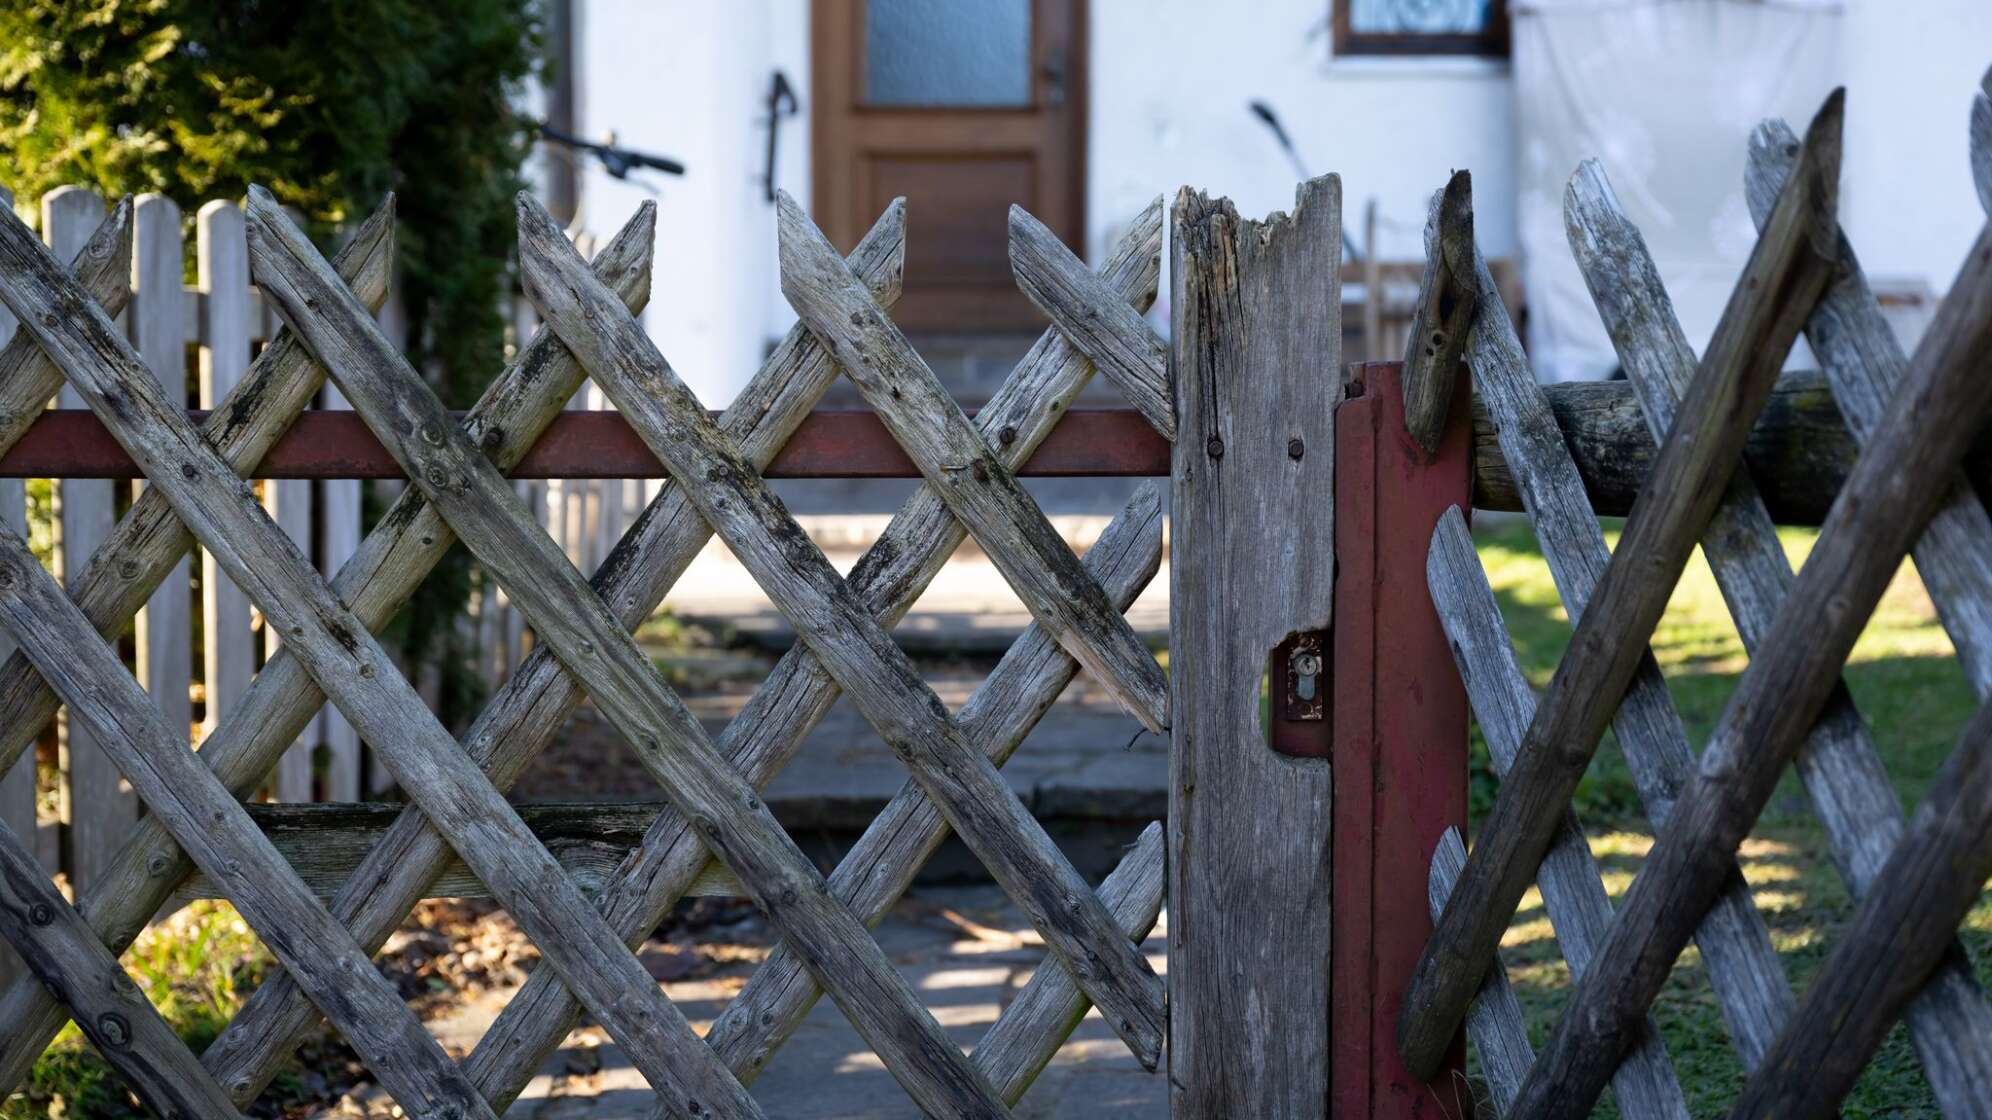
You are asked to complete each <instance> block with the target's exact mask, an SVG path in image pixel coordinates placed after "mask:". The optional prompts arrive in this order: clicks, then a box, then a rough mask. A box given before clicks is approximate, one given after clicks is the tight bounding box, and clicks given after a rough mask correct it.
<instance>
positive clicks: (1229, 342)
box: [1169, 175, 1423, 1117]
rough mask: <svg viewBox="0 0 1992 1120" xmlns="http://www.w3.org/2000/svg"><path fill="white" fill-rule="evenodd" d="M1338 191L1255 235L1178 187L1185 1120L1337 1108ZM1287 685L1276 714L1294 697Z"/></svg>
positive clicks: (1179, 1055) (1179, 1026)
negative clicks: (1332, 1067) (1331, 671)
mask: <svg viewBox="0 0 1992 1120" xmlns="http://www.w3.org/2000/svg"><path fill="white" fill-rule="evenodd" d="M1341 193H1342V192H1341V182H1340V180H1339V179H1338V178H1336V177H1335V176H1332V175H1331V176H1327V177H1324V178H1320V179H1315V180H1312V181H1310V182H1308V183H1305V184H1303V185H1302V186H1301V188H1300V190H1299V197H1298V199H1297V201H1296V204H1295V207H1294V211H1293V213H1292V214H1291V215H1290V216H1289V215H1284V214H1275V215H1274V216H1273V217H1271V218H1270V219H1268V220H1267V221H1265V222H1250V221H1242V220H1240V219H1239V217H1238V214H1237V211H1236V210H1235V209H1233V207H1232V205H1231V203H1230V202H1229V201H1227V200H1223V199H1219V200H1216V201H1212V200H1210V199H1207V198H1205V197H1204V196H1203V195H1202V194H1200V193H1195V192H1190V191H1184V192H1183V193H1182V194H1181V195H1179V196H1178V197H1177V200H1176V205H1175V212H1174V219H1173V224H1174V235H1173V236H1172V237H1171V244H1172V267H1171V273H1172V277H1173V279H1172V283H1173V287H1174V292H1173V298H1172V307H1173V310H1174V316H1175V322H1174V330H1173V332H1172V337H1173V346H1174V351H1175V353H1174V363H1173V364H1174V370H1175V379H1176V400H1177V423H1176V431H1177V439H1176V444H1175V452H1174V458H1173V463H1172V470H1171V474H1172V481H1173V497H1172V499H1171V509H1172V511H1173V516H1174V536H1173V544H1172V546H1171V547H1172V551H1173V558H1172V559H1171V562H1170V577H1169V578H1170V601H1171V604H1172V608H1171V611H1170V622H1169V630H1170V634H1169V648H1170V658H1171V664H1170V677H1171V681H1172V686H1171V687H1172V689H1173V703H1172V713H1173V715H1172V720H1171V723H1172V727H1171V742H1170V752H1169V765H1170V786H1169V853H1170V858H1169V985H1170V1022H1169V1047H1170V1053H1169V1082H1170V1100H1171V1106H1172V1111H1173V1113H1174V1115H1176V1116H1177V1117H1224V1116H1241V1115H1250V1116H1258V1117H1288V1116H1292V1117H1303V1116H1314V1117H1318V1116H1321V1115H1323V1114H1324V1110H1325V1108H1326V1103H1327V1101H1328V1091H1329V1077H1328V1061H1327V1057H1328V1052H1329V1042H1330V1038H1329V1026H1328V1023H1329V946H1330V930H1331V922H1332V918H1333V913H1332V908H1331V905H1330V890H1331V886H1332V883H1331V870H1332V868H1331V863H1330V852H1331V847H1330V842H1329V831H1330V826H1331V813H1332V810H1333V804H1332V800H1331V797H1330V793H1331V790H1332V788H1333V786H1332V775H1331V773H1330V764H1329V762H1328V759H1327V758H1326V757H1325V756H1326V754H1327V748H1328V745H1329V744H1328V735H1327V730H1328V728H1329V727H1331V726H1332V723H1331V721H1330V720H1329V719H1328V718H1327V713H1326V712H1325V710H1323V708H1322V707H1321V706H1320V705H1319V703H1318V702H1319V701H1320V700H1322V699H1323V698H1324V692H1323V690H1324V689H1325V688H1326V687H1327V683H1328V679H1329V678H1328V675H1327V673H1326V671H1325V666H1324V665H1323V664H1322V662H1323V661H1325V659H1326V652H1327V651H1326V648H1325V646H1326V636H1327V632H1328V626H1329V621H1330V615H1331V613H1332V610H1333V596H1334V579H1335V508H1334V507H1335V477H1334V468H1335V427H1334V409H1335V405H1336V403H1337V402H1338V401H1339V400H1340V399H1341V395H1342V372H1341V358H1342V339H1341V335H1342V323H1341V306H1342V301H1341V256H1342V242H1341V228H1342V219H1341V202H1342V199H1341ZM1282 647H1288V649H1289V652H1290V654H1291V658H1290V662H1292V663H1298V664H1299V666H1300V668H1303V669H1305V668H1311V669H1312V670H1313V672H1312V674H1311V679H1308V680H1306V681H1305V682H1304V683H1300V684H1299V685H1298V687H1299V690H1300V691H1302V692H1305V693H1306V694H1307V697H1308V699H1306V700H1303V703H1315V705H1316V706H1315V707H1314V711H1313V717H1314V718H1312V719H1310V720H1307V721H1294V722H1292V723H1289V722H1288V721H1284V720H1282V721H1278V722H1280V724H1281V726H1280V728H1279V729H1278V730H1277V732H1275V729H1274V728H1271V727H1269V726H1268V722H1267V721H1266V719H1265V718H1264V716H1263V715H1262V707H1261V704H1262V702H1261V698H1260V696H1261V689H1262V684H1263V682H1264V680H1265V678H1266V676H1267V667H1268V665H1269V663H1270V662H1271V660H1272V659H1273V657H1274V654H1275V651H1276V650H1279V649H1281V648H1282ZM1309 657H1311V658H1312V659H1313V661H1312V663H1311V665H1310V664H1308V663H1307V662H1306V661H1305V660H1304V659H1305V658H1309ZM1277 675H1278V676H1280V677H1281V679H1278V680H1276V681H1274V682H1273V698H1272V704H1273V706H1274V707H1276V708H1277V707H1280V706H1281V701H1282V699H1283V698H1284V694H1285V693H1286V691H1287V687H1288V682H1287V681H1286V680H1285V679H1284V672H1281V673H1280V674H1277ZM1274 734H1277V735H1278V738H1277V740H1272V739H1270V738H1269V736H1271V735H1274ZM1422 882H1423V880H1422V878H1420V879H1419V881H1418V883H1417V884H1413V886H1414V888H1415V889H1417V890H1422ZM1420 897H1422V895H1421V896H1420Z"/></svg>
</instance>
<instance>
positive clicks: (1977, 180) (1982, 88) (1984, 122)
mask: <svg viewBox="0 0 1992 1120" xmlns="http://www.w3.org/2000/svg"><path fill="white" fill-rule="evenodd" d="M1971 181H1972V183H1973V185H1975V186H1976V187H1977V188H1978V205H1979V207H1980V208H1981V209H1983V210H1984V211H1985V213H1986V214H1988V215H1992V70H1987V71H1986V72H1985V79H1984V80H1983V81H1982V82H1980V83H1979V90H1978V92H1977V93H1976V94H1974V95H1973V96H1972V99H1971Z"/></svg>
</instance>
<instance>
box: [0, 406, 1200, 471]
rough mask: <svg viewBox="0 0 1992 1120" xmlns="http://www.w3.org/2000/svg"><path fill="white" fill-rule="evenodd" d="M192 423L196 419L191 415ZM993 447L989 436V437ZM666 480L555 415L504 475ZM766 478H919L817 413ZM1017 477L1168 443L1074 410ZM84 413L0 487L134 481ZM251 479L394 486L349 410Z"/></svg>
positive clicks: (604, 425) (843, 417)
mask: <svg viewBox="0 0 1992 1120" xmlns="http://www.w3.org/2000/svg"><path fill="white" fill-rule="evenodd" d="M188 415H189V416H191V417H193V418H194V419H195V421H196V422H198V421H199V420H200V419H201V418H203V417H205V416H206V415H207V414H206V413H205V412H190V413H189V414H188ZM999 438H1000V436H999ZM667 473H668V472H666V471H665V469H664V466H663V464H661V463H659V462H658V461H657V457H656V456H654V455H652V454H651V453H650V449H649V448H647V447H645V446H643V441H642V440H641V439H639V438H637V435H636V433H635V432H634V431H632V430H631V429H630V426H629V424H628V423H627V422H626V421H625V420H623V418H622V415H621V414H620V413H616V412H563V413H561V414H560V416H559V417H558V418H556V419H555V420H554V421H553V423H552V425H551V426H549V427H548V428H547V430H546V434H544V435H542V436H541V437H540V440H539V442H538V443H537V444H535V445H534V446H533V449H532V450H531V451H529V452H527V453H526V457H525V458H524V459H523V460H521V461H520V463H519V465H518V467H517V468H515V469H514V470H513V471H512V477H513V478H663V477H665V476H666V474H667ZM766 473H767V476H768V477H769V478H918V477H920V472H919V471H918V470H917V469H916V468H915V467H914V466H913V462H912V460H910V459H908V458H907V457H906V454H905V452H903V451H901V450H900V449H899V445H898V444H896V443H894V442H893V440H892V437H891V435H890V434H888V433H887V432H886V430H885V425H883V424H881V423H879V421H878V417H877V416H876V415H874V414H873V413H871V412H866V411H827V410H826V411H822V412H815V413H811V414H810V416H809V418H808V419H806V420H804V421H803V422H802V426H801V427H800V428H798V429H797V430H796V433H795V435H794V436H792V437H791V438H790V439H789V442H788V446H786V447H784V448H782V450H781V452H780V454H778V455H776V456H775V460H774V462H773V463H770V464H769V465H768V470H767V472H766ZM1017 473H1018V474H1022V475H1036V476H1042V477H1065V478H1075V477H1103V476H1139V477H1161V478H1166V477H1167V476H1168V474H1169V444H1168V442H1167V441H1166V440H1164V439H1163V438H1162V437H1161V436H1160V435H1157V434H1156V432H1155V429H1153V428H1151V427H1149V426H1148V422H1147V421H1146V420H1143V419H1142V418H1141V415H1140V414H1139V413H1137V412H1135V411H1134V410H1132V409H1074V410H1072V411H1071V412H1069V413H1067V414H1066V416H1065V419H1064V420H1062V421H1060V422H1059V424H1058V426H1057V427H1056V428H1054V429H1052V432H1051V435H1050V436H1048V437H1046V439H1045V441H1044V442H1043V443H1042V444H1040V445H1039V446H1038V449H1037V453H1036V454H1034V455H1032V456H1031V458H1030V461H1029V462H1028V463H1026V464H1024V468H1023V469H1022V470H1021V471H1018V472H1017ZM140 477H142V472H140V471H139V469H138V464H136V463H134V462H133V461H132V459H131V456H130V455H127V454H125V450H124V448H122V447H120V446H118V443H117V441H116V440H114V439H112V438H111V434H110V432H108V431H106V430H105V428H104V425H103V423H102V422H101V421H99V420H98V419H97V418H96V416H95V415H93V414H91V413H90V412H89V411H88V410H86V409H53V410H50V411H48V412H45V413H43V414H42V416H41V418H40V419H38V420H36V421H35V423H34V425H33V426H32V427H30V428H29V429H28V431H27V434H25V435H23V436H22V437H21V438H20V440H19V441H18V442H16V443H15V444H14V446H13V448H12V449H10V450H9V451H8V452H7V453H6V454H5V455H0V478H140ZM256 477H257V478H401V477H403V476H402V473H401V467H400V466H399V465H398V464H396V463H395V461H394V459H393V458H392V457H391V456H389V455H388V453H387V449H386V448H384V447H382V446H381V444H380V440H379V439H377V438H375V436H374V434H373V433H372V432H370V431H368V430H367V426H366V425H365V424H364V423H362V422H361V420H360V418H359V415H358V414H357V413H353V412H344V411H338V412H334V411H326V410H321V409H313V410H310V411H307V412H304V413H301V414H300V415H299V416H298V418H297V421H296V423H294V424H292V425H291V427H290V430H289V431H288V432H286V433H285V434H284V437H283V438H282V439H281V440H279V441H278V442H277V445H276V446H275V447H274V448H272V449H271V450H270V453H269V455H268V456H266V457H265V458H264V460H263V463H262V466H261V467H260V468H258V470H257V471H256Z"/></svg>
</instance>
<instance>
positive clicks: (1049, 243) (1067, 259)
mask: <svg viewBox="0 0 1992 1120" xmlns="http://www.w3.org/2000/svg"><path fill="white" fill-rule="evenodd" d="M1010 271H1011V273H1012V274H1014V275H1015V276H1016V278H1017V288H1018V289H1019V290H1020V291H1022V292H1023V293H1024V295H1026V296H1028V297H1030V301H1031V303H1032V304H1033V305H1035V306H1036V307H1037V309H1038V310H1039V311H1042V312H1044V314H1045V317H1046V318H1047V319H1050V320H1051V321H1052V324H1053V325H1054V326H1056V327H1057V328H1058V329H1059V331H1060V332H1061V333H1063V334H1064V335H1065V338H1066V340H1067V341H1069V342H1071V343H1072V346H1073V348H1074V349H1076V350H1078V351H1079V352H1080V353H1081V354H1084V355H1086V357H1087V358H1089V359H1091V360H1092V362H1093V367H1094V368H1095V369H1097V370H1099V371H1100V372H1101V373H1104V374H1106V375H1107V380H1109V381H1112V382H1113V383H1114V387H1115V388H1117V389H1119V390H1120V391H1121V393H1122V395H1123V396H1125V397H1126V398H1127V401H1128V403H1129V404H1131V405H1133V406H1134V408H1135V411H1137V412H1139V413H1141V415H1142V416H1144V417H1146V418H1147V419H1148V422H1149V424H1151V425H1153V426H1154V428H1155V430H1156V431H1158V432H1160V433H1162V436H1163V438H1164V439H1168V440H1172V441H1173V440H1174V439H1175V438H1176V400H1175V395H1174V390H1173V389H1172V388H1171V386H1170V384H1169V350H1168V347H1167V346H1166V345H1164V344H1163V342H1162V340H1161V339H1159V338H1157V337H1155V331H1154V330H1153V329H1152V328H1151V327H1149V325H1148V322H1147V320H1145V319H1143V318H1142V317H1141V316H1140V315H1138V314H1136V313H1135V311H1134V309H1133V308H1131V307H1129V306H1128V305H1127V301H1126V300H1124V299H1122V298H1121V296H1120V293H1119V292H1116V291H1114V290H1113V288H1112V287H1111V286H1109V285H1108V284H1107V282H1106V281H1105V280H1102V279H1101V278H1100V277H1099V276H1098V275H1097V274H1096V273H1094V272H1093V270H1092V269H1090V268H1087V267H1086V265H1085V262H1083V261H1081V260H1080V259H1079V258H1078V257H1076V256H1074V255H1073V254H1072V250H1070V249H1068V248H1066V247H1065V242H1063V241H1060V240H1059V239H1058V235H1057V234H1055V233H1053V232H1051V230H1049V229H1047V228H1045V224H1044V223H1043V222H1040V221H1038V220H1037V218H1036V217H1034V216H1032V214H1031V212H1030V211H1028V210H1026V209H1024V208H1023V207H1022V206H1018V205H1015V204H1012V205H1011V207H1010Z"/></svg>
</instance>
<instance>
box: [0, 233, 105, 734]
mask: <svg viewBox="0 0 1992 1120" xmlns="http://www.w3.org/2000/svg"><path fill="white" fill-rule="evenodd" d="M131 227H132V204H131V200H130V199H128V198H127V199H120V200H118V204H117V205H116V206H113V207H112V208H111V212H110V213H109V214H108V215H106V216H105V217H104V219H103V221H101V222H99V223H98V224H97V227H96V229H95V230H94V231H92V232H91V233H90V235H89V239H88V240H87V241H85V242H83V247H82V248H81V249H77V250H75V252H74V254H73V255H74V258H75V259H74V261H73V263H72V269H73V271H74V272H75V275H76V279H77V282H78V283H80V284H82V285H83V288H84V290H85V291H87V292H89V293H90V297H91V298H92V299H94V300H96V301H97V302H98V304H99V305H101V306H102V307H103V308H104V310H105V311H106V312H108V313H109V314H111V315H113V316H115V315H118V314H120V313H121V312H123V311H124V308H125V303H126V301H127V300H128V299H129V297H130V295H131ZM72 248H73V246H72ZM6 318H7V322H8V323H10V324H12V323H14V322H15V319H14V314H13V312H11V311H9V312H6ZM61 388H62V374H61V372H60V371H58V370H57V369H56V368H55V364H54V363H52V362H50V361H49V360H48V355H46V354H44V353H42V350H41V346H40V344H38V343H37V342H35V339H34V336H33V335H31V334H29V333H28V332H26V331H21V330H16V331H15V332H14V334H13V337H11V338H9V339H8V340H7V344H6V345H5V346H4V347H0V446H6V447H12V446H14V441H16V440H18V439H20V438H21V434H22V433H23V432H26V431H27V430H28V426H29V425H30V424H33V423H34V422H35V419H36V418H37V417H39V416H40V415H41V413H42V409H44V408H45V407H47V405H48V402H49V398H50V397H52V396H54V395H55V394H56V392H57V391H58V390H60V389H61ZM43 722H44V723H46V722H47V721H46V719H44V721H43ZM35 730H36V731H37V732H39V731H40V730H41V728H40V727H39V726H37V727H36V728H35ZM9 757H12V756H11V755H10V756H9Z"/></svg>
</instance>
